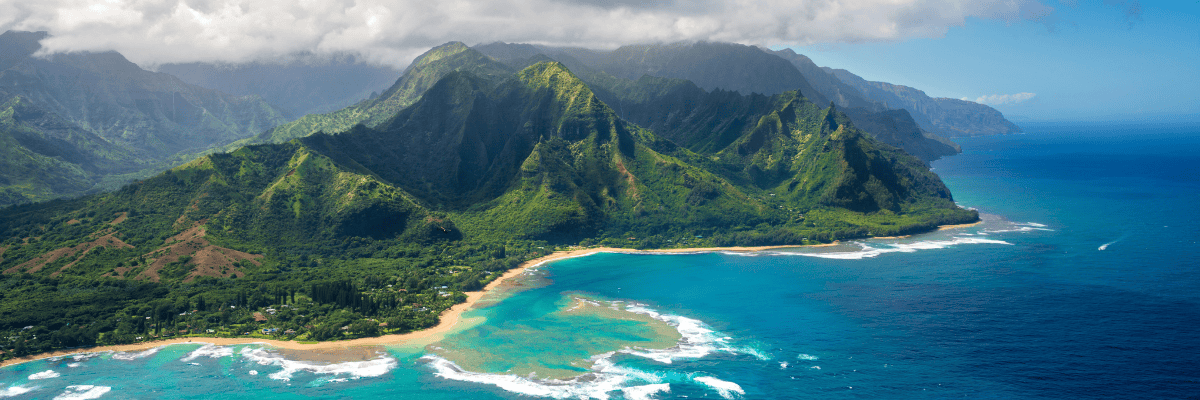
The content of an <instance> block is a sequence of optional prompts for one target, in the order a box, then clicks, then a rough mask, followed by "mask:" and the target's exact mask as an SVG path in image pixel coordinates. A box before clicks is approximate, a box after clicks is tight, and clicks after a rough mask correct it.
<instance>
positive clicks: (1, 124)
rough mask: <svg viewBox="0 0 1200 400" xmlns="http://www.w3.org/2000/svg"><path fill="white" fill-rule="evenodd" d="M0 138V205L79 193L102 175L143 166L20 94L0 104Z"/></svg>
mask: <svg viewBox="0 0 1200 400" xmlns="http://www.w3.org/2000/svg"><path fill="white" fill-rule="evenodd" d="M0 143H2V145H0V204H19V203H26V202H31V201H45V200H50V199H54V198H58V197H61V196H77V195H81V194H84V193H86V192H88V191H89V190H93V188H94V187H95V186H97V185H98V184H100V183H101V181H102V180H103V179H104V177H105V175H109V174H112V175H119V174H128V173H133V172H136V171H137V170H139V169H140V168H142V166H143V165H144V164H143V163H139V162H138V160H137V159H136V158H135V157H133V156H132V155H131V154H130V153H129V151H127V150H126V149H123V148H121V147H120V146H117V145H114V144H112V143H109V142H107V141H105V140H104V139H103V138H100V137H99V136H96V135H95V134H93V133H91V132H88V131H87V130H84V129H82V128H79V127H78V126H76V125H74V124H72V123H70V122H67V121H64V120H63V119H62V118H58V116H56V115H55V114H53V113H49V112H46V111H45V110H42V109H40V108H37V107H35V106H32V105H30V104H29V102H28V101H24V100H22V98H21V97H12V98H11V99H9V100H8V101H7V102H5V103H3V104H0Z"/></svg>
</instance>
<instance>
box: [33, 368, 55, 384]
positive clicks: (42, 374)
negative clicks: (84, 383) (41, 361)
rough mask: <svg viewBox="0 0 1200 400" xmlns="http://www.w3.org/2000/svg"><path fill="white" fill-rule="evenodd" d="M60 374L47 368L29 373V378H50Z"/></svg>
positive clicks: (34, 379)
mask: <svg viewBox="0 0 1200 400" xmlns="http://www.w3.org/2000/svg"><path fill="white" fill-rule="evenodd" d="M60 376H62V374H59V373H57V372H54V370H52V369H48V370H45V371H42V372H38V373H36V374H32V375H29V380H31V381H36V380H38V379H50V378H57V377H60Z"/></svg>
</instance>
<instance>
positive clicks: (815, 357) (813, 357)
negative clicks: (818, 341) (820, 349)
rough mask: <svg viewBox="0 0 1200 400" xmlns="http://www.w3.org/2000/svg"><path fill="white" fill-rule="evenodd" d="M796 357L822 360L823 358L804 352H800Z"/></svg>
mask: <svg viewBox="0 0 1200 400" xmlns="http://www.w3.org/2000/svg"><path fill="white" fill-rule="evenodd" d="M796 358H798V359H801V360H820V359H821V357H817V356H811V355H808V354H804V353H800V355H798V356H796Z"/></svg>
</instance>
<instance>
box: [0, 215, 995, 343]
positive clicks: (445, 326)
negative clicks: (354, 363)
mask: <svg viewBox="0 0 1200 400" xmlns="http://www.w3.org/2000/svg"><path fill="white" fill-rule="evenodd" d="M972 225H974V224H970V225H955V226H947V227H942V228H941V229H950V228H954V227H961V226H972ZM837 244H838V243H837V242H834V243H829V244H818V245H807V246H800V245H790V246H759V247H697V248H684V249H655V250H637V249H623V248H615V247H593V248H581V249H575V250H566V251H556V252H554V253H551V254H548V255H546V256H543V257H540V258H536V259H533V260H529V261H526V262H524V263H521V265H519V266H518V267H517V268H513V269H511V270H509V271H508V272H505V273H504V275H501V276H500V277H499V278H497V279H496V280H494V281H492V282H491V283H489V284H488V285H487V286H486V287H484V288H483V290H481V291H478V292H466V295H467V301H466V302H463V303H460V304H457V305H455V306H453V307H451V308H450V309H449V310H446V311H444V312H443V313H442V315H441V318H440V320H439V322H438V324H437V325H436V326H434V327H432V328H429V329H424V330H420V331H416V332H409V333H404V334H397V335H384V336H378V337H371V338H362V339H353V340H342V341H335V342H318V343H300V342H296V341H285V340H271V339H259V338H219V337H184V338H175V339H169V340H160V341H154V342H145V343H135V344H123V345H112V346H96V347H89V348H76V349H68V350H58V351H53V352H49V353H41V354H37V355H33V356H27V357H21V358H14V359H10V360H6V361H3V362H0V367H7V366H9V365H15V364H20V363H25V362H29V361H35V360H41V359H46V358H53V357H61V356H68V355H72V354H83V353H99V352H110V351H111V352H130V351H143V350H148V349H152V348H155V347H160V346H167V345H172V344H186V343H211V344H214V345H218V346H228V345H238V344H265V345H269V346H272V347H276V348H279V349H282V350H285V351H311V352H310V353H311V354H309V355H310V356H312V358H317V359H322V360H334V359H343V358H358V356H355V355H356V354H359V353H363V354H367V353H373V352H374V351H375V349H378V348H380V347H382V346H399V345H406V344H413V343H418V342H432V341H435V339H438V338H439V337H440V336H441V335H444V334H446V333H449V332H451V331H452V330H453V329H454V328H455V326H457V325H458V323H459V322H461V317H462V313H464V312H466V311H467V310H469V309H471V308H473V307H475V305H476V304H477V303H479V300H480V299H482V298H483V297H484V295H486V294H488V293H490V292H493V291H495V290H496V289H497V288H498V287H499V286H501V285H502V284H504V283H505V282H506V281H508V280H510V279H512V278H514V277H516V276H518V275H521V274H522V273H524V272H525V271H526V270H528V269H530V268H534V267H537V266H540V265H542V264H546V263H549V262H553V261H557V260H562V259H567V258H575V257H584V256H589V255H592V254H596V253H624V254H664V253H665V254H676V253H708V252H715V251H735V252H754V251H765V250H774V249H783V248H796V247H824V246H834V245H837ZM352 348H353V349H352ZM371 348H375V349H371ZM301 358H310V357H301Z"/></svg>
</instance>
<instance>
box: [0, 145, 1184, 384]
mask: <svg viewBox="0 0 1200 400" xmlns="http://www.w3.org/2000/svg"><path fill="white" fill-rule="evenodd" d="M1025 128H1026V131H1028V132H1029V133H1028V134H1024V135H1010V136H995V137H981V138H970V139H963V140H960V143H961V144H962V146H963V149H964V152H963V154H961V155H958V156H955V157H950V158H948V159H945V160H940V161H937V162H935V163H934V164H933V167H934V171H935V172H937V173H938V174H939V175H941V176H942V178H943V179H944V180H945V181H946V183H947V185H949V186H950V188H951V189H952V191H953V192H954V194H955V198H956V200H957V201H958V202H959V203H960V204H962V205H964V206H969V207H974V208H977V209H978V210H980V212H981V213H983V215H984V217H985V222H984V223H983V224H981V225H978V226H974V227H969V228H959V229H951V230H945V231H940V232H935V233H929V234H924V235H919V236H916V237H911V238H901V239H874V240H864V241H858V242H851V243H846V244H843V245H841V246H837V247H829V248H808V249H800V250H786V251H776V252H764V253H756V254H735V253H707V254H693V255H639V254H599V255H594V256H589V257H583V258H576V259H569V260H563V261H559V262H556V263H553V264H550V265H545V266H542V267H539V268H538V269H537V270H536V271H535V272H533V273H531V274H529V275H528V276H525V277H523V278H522V280H521V281H520V283H521V286H517V287H514V288H512V290H511V291H509V292H507V293H506V294H504V296H503V297H504V298H503V299H502V300H501V301H498V302H494V303H492V304H491V305H490V306H488V307H484V308H480V309H477V310H473V311H470V312H468V313H467V314H466V315H465V317H467V318H471V319H470V321H472V323H470V324H466V325H465V326H464V329H462V330H460V331H459V332H456V333H453V334H450V335H448V336H447V337H445V338H444V339H443V340H441V341H439V342H437V343H433V344H431V345H429V346H428V347H422V346H409V347H398V348H392V349H389V350H388V352H387V353H386V354H383V355H380V356H379V357H377V358H375V359H372V360H367V361H355V362H344V363H333V364H329V363H319V362H308V361H302V360H290V359H288V357H287V356H286V355H284V354H281V353H278V352H275V351H274V350H272V349H269V348H263V347H262V346H258V345H244V346H233V347H214V346H204V345H199V344H196V345H178V346H169V347H164V348H161V349H158V350H155V351H148V352H142V353H134V354H108V353H105V354H96V355H90V356H80V357H66V358H61V359H57V360H42V361H36V362H31V363H25V364H20V365H16V366H11V367H7V368H4V369H2V370H0V398H4V397H8V398H18V399H26V398H39V399H41V398H45V399H49V398H64V399H66V398H75V399H82V398H198V397H203V398H245V397H251V396H253V397H257V398H353V399H376V398H380V399H383V398H388V399H391V398H421V399H528V398H613V399H618V398H625V399H668V398H684V397H687V398H748V399H806V398H889V399H895V398H901V399H904V398H921V399H925V398H951V397H954V398H964V397H965V398H1005V399H1007V398H1022V399H1024V398H1040V399H1080V398H1084V399H1100V398H1122V399H1140V398H1145V399H1164V398H1165V399H1170V398H1178V399H1186V398H1197V396H1198V395H1200V262H1198V261H1197V260H1196V258H1195V257H1196V253H1197V250H1200V244H1198V242H1200V210H1198V209H1197V205H1200V127H1197V126H1178V125H1149V126H1147V125H1124V126H1115V127H1114V126H1105V125H1099V124H1095V125H1079V124H1074V125H1066V124H1064V125H1054V124H1044V125H1029V126H1026V127H1025ZM578 307H584V308H578ZM664 327H667V328H669V330H670V331H671V332H669V333H672V334H674V335H675V336H670V335H664V334H663V329H664ZM668 336H669V337H670V340H671V341H674V342H675V345H673V346H666V348H663V347H664V346H662V343H661V342H662V340H663V338H664V337H668ZM531 372H532V373H533V374H534V375H532V376H531V375H530V373H531ZM552 373H556V374H560V375H561V374H566V375H574V374H582V375H581V376H580V377H577V378H574V379H565V380H564V379H545V377H546V375H547V374H552ZM564 377H565V376H557V378H564Z"/></svg>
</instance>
